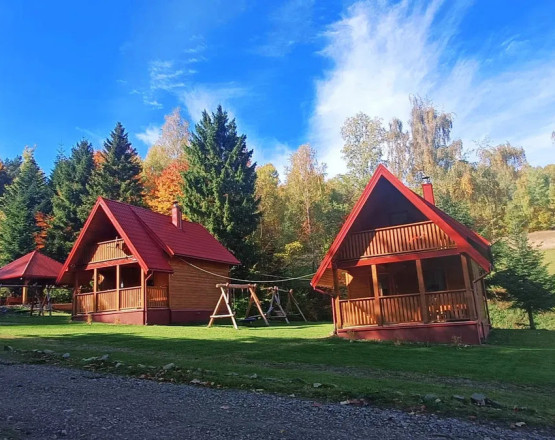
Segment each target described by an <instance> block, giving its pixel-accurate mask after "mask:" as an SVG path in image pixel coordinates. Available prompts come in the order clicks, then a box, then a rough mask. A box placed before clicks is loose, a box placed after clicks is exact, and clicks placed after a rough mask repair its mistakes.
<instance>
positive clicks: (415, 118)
mask: <svg viewBox="0 0 555 440" xmlns="http://www.w3.org/2000/svg"><path fill="white" fill-rule="evenodd" d="M410 102H411V106H412V109H411V118H410V135H411V137H410V155H411V157H412V164H411V169H410V170H409V172H408V175H407V181H408V182H409V183H410V184H413V185H414V184H415V183H419V182H420V178H421V176H422V174H424V175H426V176H429V177H431V178H432V179H435V178H441V177H442V175H443V174H444V173H445V172H447V171H448V170H449V169H450V168H451V167H452V166H453V164H454V163H455V162H456V161H457V160H459V159H460V157H461V153H462V142H461V141H458V140H457V141H454V142H451V129H452V128H453V116H452V115H451V114H450V113H443V112H439V111H437V109H436V108H435V107H434V106H433V104H432V103H431V102H430V101H426V100H423V99H421V98H419V97H417V96H412V97H411V98H410Z"/></svg>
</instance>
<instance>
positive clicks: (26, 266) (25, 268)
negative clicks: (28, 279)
mask: <svg viewBox="0 0 555 440" xmlns="http://www.w3.org/2000/svg"><path fill="white" fill-rule="evenodd" d="M36 252H37V250H36V249H35V250H34V251H31V252H29V254H30V255H31V256H30V257H29V261H27V264H26V265H25V267H24V268H23V272H21V273H22V274H24V275H25V272H27V268H28V267H29V264H31V261H33V257H34V256H35V254H36ZM29 254H25V255H23V257H25V256H26V255H29ZM23 257H21V258H23Z"/></svg>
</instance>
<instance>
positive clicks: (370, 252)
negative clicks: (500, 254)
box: [338, 221, 456, 260]
mask: <svg viewBox="0 0 555 440" xmlns="http://www.w3.org/2000/svg"><path fill="white" fill-rule="evenodd" d="M454 247H456V244H455V242H454V241H453V240H451V239H450V238H449V236H448V235H447V234H446V233H445V232H443V231H442V230H441V229H440V228H439V227H438V226H437V225H436V224H435V223H433V222H431V221H426V222H421V223H411V224H408V225H400V226H392V227H388V228H379V229H374V230H371V231H362V232H355V233H352V234H350V235H348V236H347V238H346V239H345V241H344V242H343V244H342V246H341V249H340V250H339V252H338V258H339V260H358V259H360V258H368V257H376V256H383V255H391V254H401V253H407V252H420V251H429V250H437V249H449V248H454Z"/></svg>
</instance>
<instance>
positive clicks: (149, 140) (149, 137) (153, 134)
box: [135, 125, 162, 147]
mask: <svg viewBox="0 0 555 440" xmlns="http://www.w3.org/2000/svg"><path fill="white" fill-rule="evenodd" d="M161 131H162V126H161V125H149V126H148V127H147V128H146V130H145V131H143V132H142V133H136V134H135V137H136V138H137V139H139V140H140V141H142V142H143V143H144V144H145V145H146V146H147V147H150V146H152V145H154V144H155V143H156V141H157V140H158V138H159V137H160V133H161Z"/></svg>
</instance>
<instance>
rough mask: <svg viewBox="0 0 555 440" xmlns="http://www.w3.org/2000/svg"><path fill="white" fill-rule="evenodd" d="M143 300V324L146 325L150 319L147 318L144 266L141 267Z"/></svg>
mask: <svg viewBox="0 0 555 440" xmlns="http://www.w3.org/2000/svg"><path fill="white" fill-rule="evenodd" d="M140 297H141V301H142V303H143V304H142V306H141V308H142V309H143V310H144V312H143V324H144V325H146V324H147V322H148V320H147V316H146V314H147V308H148V307H147V299H146V281H145V271H144V270H143V268H142V267H141V295H140Z"/></svg>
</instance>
